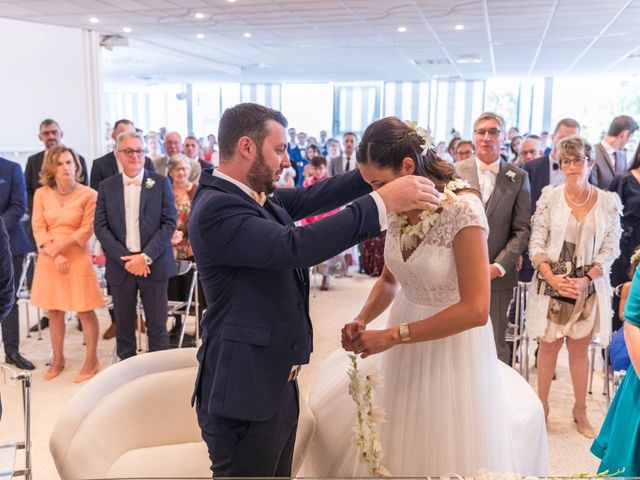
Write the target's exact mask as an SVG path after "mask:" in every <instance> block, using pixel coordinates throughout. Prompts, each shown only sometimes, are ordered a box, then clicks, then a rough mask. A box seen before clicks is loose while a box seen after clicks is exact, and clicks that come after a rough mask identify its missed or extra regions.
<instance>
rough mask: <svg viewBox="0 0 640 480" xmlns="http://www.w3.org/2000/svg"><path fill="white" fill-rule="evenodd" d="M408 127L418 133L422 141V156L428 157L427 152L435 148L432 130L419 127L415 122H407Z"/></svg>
mask: <svg viewBox="0 0 640 480" xmlns="http://www.w3.org/2000/svg"><path fill="white" fill-rule="evenodd" d="M407 126H408V127H409V128H410V129H411V130H413V131H414V132H416V133H417V134H418V136H419V137H420V138H421V139H422V142H421V143H420V148H422V155H426V154H427V151H428V150H429V149H430V148H431V147H432V146H433V137H432V136H431V130H429V129H428V128H424V127H419V126H418V124H417V123H416V122H414V121H413V120H411V121H408V122H407Z"/></svg>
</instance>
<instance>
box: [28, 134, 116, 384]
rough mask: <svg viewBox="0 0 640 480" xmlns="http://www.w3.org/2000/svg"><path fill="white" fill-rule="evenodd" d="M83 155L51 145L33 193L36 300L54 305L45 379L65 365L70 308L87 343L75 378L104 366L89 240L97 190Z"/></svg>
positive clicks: (98, 295)
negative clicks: (86, 180) (85, 173)
mask: <svg viewBox="0 0 640 480" xmlns="http://www.w3.org/2000/svg"><path fill="white" fill-rule="evenodd" d="M81 181H82V173H81V164H80V160H79V158H78V155H77V154H76V153H75V152H74V151H73V150H72V149H70V148H67V147H65V146H64V145H58V146H56V147H53V148H50V149H49V150H47V153H46V155H45V158H44V163H43V164H42V172H41V183H42V185H43V186H42V188H39V189H37V190H36V192H35V195H34V198H33V216H32V219H31V225H32V229H33V237H34V239H35V241H36V246H37V247H38V262H37V263H36V268H35V272H34V276H33V288H32V290H31V303H32V304H33V305H35V306H36V307H39V308H46V309H48V310H49V327H50V329H51V346H52V349H53V358H52V360H51V367H49V370H48V371H47V372H46V373H45V375H44V379H45V380H51V379H52V378H55V377H57V376H58V375H60V372H61V371H62V369H63V368H64V351H63V350H64V332H65V321H64V316H65V312H70V311H74V312H77V314H78V318H79V319H80V323H81V324H82V333H83V336H84V343H85V345H86V349H87V352H86V355H85V360H84V364H83V365H82V368H81V369H80V372H79V373H78V374H77V375H76V377H75V379H74V382H76V383H80V382H83V381H84V380H88V379H89V378H91V377H93V376H94V375H95V374H96V373H98V369H99V368H100V366H99V364H98V357H97V356H96V346H97V343H98V318H97V317H96V313H95V311H94V310H95V309H96V308H98V307H101V306H103V305H104V301H103V298H102V294H101V293H100V286H99V285H98V279H97V278H96V273H95V270H94V269H93V264H92V263H91V253H90V251H89V247H88V242H89V239H90V238H91V236H92V235H93V216H94V213H95V208H96V192H95V190H93V189H91V188H89V187H87V186H84V185H82V183H81Z"/></svg>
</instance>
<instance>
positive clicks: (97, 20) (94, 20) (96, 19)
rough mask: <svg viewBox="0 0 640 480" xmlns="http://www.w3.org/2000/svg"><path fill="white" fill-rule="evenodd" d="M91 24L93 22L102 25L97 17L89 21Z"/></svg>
mask: <svg viewBox="0 0 640 480" xmlns="http://www.w3.org/2000/svg"><path fill="white" fill-rule="evenodd" d="M89 22H91V23H100V19H99V18H97V17H91V18H90V19H89Z"/></svg>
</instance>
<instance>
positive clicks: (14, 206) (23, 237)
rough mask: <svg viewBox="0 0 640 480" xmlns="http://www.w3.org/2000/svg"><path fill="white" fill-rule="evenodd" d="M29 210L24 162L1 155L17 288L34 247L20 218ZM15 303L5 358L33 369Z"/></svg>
mask: <svg viewBox="0 0 640 480" xmlns="http://www.w3.org/2000/svg"><path fill="white" fill-rule="evenodd" d="M26 211H27V190H26V187H25V182H24V175H23V174H22V170H21V168H20V165H18V164H17V163H15V162H10V161H9V160H6V159H4V158H0V218H2V220H3V223H4V225H5V227H6V229H7V233H8V235H9V245H10V247H11V256H10V257H9V256H7V257H6V259H5V260H7V261H9V259H11V265H12V268H11V270H12V271H13V281H14V285H13V286H12V288H13V289H15V290H17V289H18V284H19V282H20V276H21V275H22V261H23V260H24V256H25V254H26V253H27V252H30V251H31V250H33V245H32V244H31V242H30V241H29V239H28V238H27V234H26V233H25V231H24V228H23V226H22V223H21V222H20V220H21V219H22V217H23V215H24V214H25V213H26ZM12 304H13V307H12V308H11V309H10V311H9V314H8V316H7V318H6V319H5V321H4V322H3V323H2V342H3V343H4V353H5V361H6V362H7V363H8V364H10V365H15V366H16V367H18V368H19V369H21V370H33V369H34V368H36V367H35V366H34V365H33V363H31V362H30V361H29V360H27V359H26V358H24V357H23V356H22V355H20V352H19V351H18V347H19V344H20V318H19V317H20V311H19V308H18V304H17V303H14V302H12Z"/></svg>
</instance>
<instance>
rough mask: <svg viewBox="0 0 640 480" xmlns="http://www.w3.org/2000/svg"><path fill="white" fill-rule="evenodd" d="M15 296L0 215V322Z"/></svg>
mask: <svg viewBox="0 0 640 480" xmlns="http://www.w3.org/2000/svg"><path fill="white" fill-rule="evenodd" d="M15 301H16V297H15V291H14V289H13V268H12V266H11V250H10V249H9V235H7V229H6V228H5V226H4V220H2V217H0V324H2V326H3V327H4V323H3V320H4V319H5V317H6V316H7V315H8V314H9V312H10V311H11V309H12V308H13V305H14V304H15ZM0 420H2V399H1V398H0Z"/></svg>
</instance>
